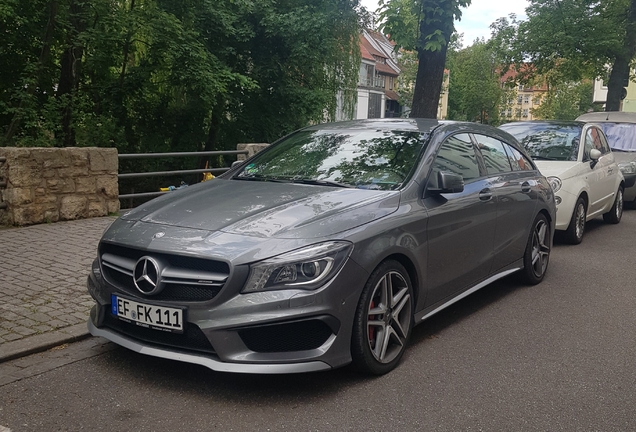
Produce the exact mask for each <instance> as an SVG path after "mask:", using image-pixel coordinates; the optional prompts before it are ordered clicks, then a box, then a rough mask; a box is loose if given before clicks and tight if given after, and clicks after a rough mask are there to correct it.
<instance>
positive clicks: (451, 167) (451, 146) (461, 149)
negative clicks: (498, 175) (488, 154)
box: [431, 134, 480, 183]
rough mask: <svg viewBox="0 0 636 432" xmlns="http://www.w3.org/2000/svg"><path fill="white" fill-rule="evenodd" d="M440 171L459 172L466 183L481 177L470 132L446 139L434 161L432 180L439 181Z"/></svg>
mask: <svg viewBox="0 0 636 432" xmlns="http://www.w3.org/2000/svg"><path fill="white" fill-rule="evenodd" d="M439 171H450V172H452V173H455V174H459V175H461V176H462V178H463V179H464V182H465V183H468V182H469V181H471V180H473V179H476V178H479V177H480V173H479V164H478V163H477V157H476V155H475V148H474V147H473V144H472V142H471V141H470V137H469V136H468V134H459V135H453V136H451V137H448V138H447V139H446V141H444V143H443V144H442V146H441V147H440V149H439V152H438V153H437V157H436V158H435V162H433V173H432V175H431V181H432V182H437V172H439Z"/></svg>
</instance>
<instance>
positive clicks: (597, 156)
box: [590, 149, 603, 168]
mask: <svg viewBox="0 0 636 432" xmlns="http://www.w3.org/2000/svg"><path fill="white" fill-rule="evenodd" d="M601 156H603V154H602V153H601V152H600V151H599V150H597V149H592V150H590V159H592V161H591V162H590V166H591V167H592V168H594V165H596V164H597V163H598V160H599V159H600V157H601Z"/></svg>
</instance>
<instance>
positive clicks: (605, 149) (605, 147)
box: [599, 133, 612, 154]
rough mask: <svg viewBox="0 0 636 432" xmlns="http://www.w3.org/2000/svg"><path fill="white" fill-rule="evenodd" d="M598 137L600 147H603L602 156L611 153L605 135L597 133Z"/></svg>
mask: <svg viewBox="0 0 636 432" xmlns="http://www.w3.org/2000/svg"><path fill="white" fill-rule="evenodd" d="M599 136H600V138H601V146H602V147H603V150H601V151H602V152H603V154H607V153H609V152H611V151H612V150H610V146H609V144H608V143H607V139H606V137H605V135H604V134H602V133H599Z"/></svg>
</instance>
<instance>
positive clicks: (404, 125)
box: [305, 118, 440, 132]
mask: <svg viewBox="0 0 636 432" xmlns="http://www.w3.org/2000/svg"><path fill="white" fill-rule="evenodd" d="M439 125H440V122H439V121H438V120H435V119H410V118H408V119H403V118H383V119H366V120H350V121H343V122H334V123H322V124H318V125H314V126H309V127H307V128H305V130H356V129H357V130H367V129H375V130H393V131H395V130H400V131H413V132H430V131H431V130H433V129H435V128H436V127H437V126H439Z"/></svg>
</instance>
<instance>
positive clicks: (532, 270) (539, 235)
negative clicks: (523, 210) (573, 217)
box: [521, 213, 552, 285]
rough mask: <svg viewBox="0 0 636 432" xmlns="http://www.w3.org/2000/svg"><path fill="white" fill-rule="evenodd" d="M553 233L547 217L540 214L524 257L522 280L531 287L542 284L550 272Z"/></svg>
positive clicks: (533, 225)
mask: <svg viewBox="0 0 636 432" xmlns="http://www.w3.org/2000/svg"><path fill="white" fill-rule="evenodd" d="M551 245H552V232H551V229H550V224H549V223H548V219H547V218H546V217H545V215H543V214H541V213H539V214H538V215H537V217H536V218H535V220H534V223H533V224H532V231H531V232H530V238H528V244H527V245H526V251H525V253H524V255H523V272H522V273H521V276H522V280H523V281H524V282H525V283H528V284H530V285H536V284H538V283H539V282H541V281H542V280H543V278H544V276H545V272H546V271H547V270H548V262H549V261H550V250H551Z"/></svg>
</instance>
